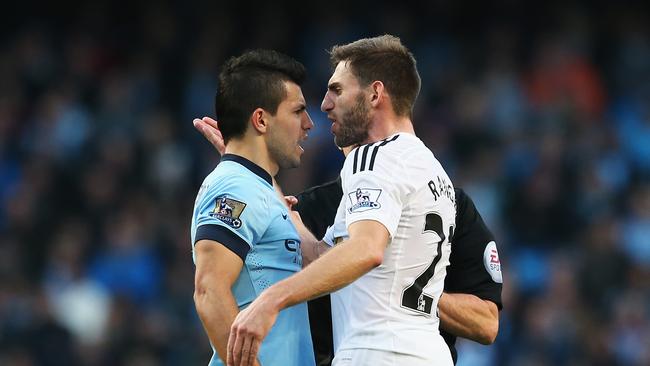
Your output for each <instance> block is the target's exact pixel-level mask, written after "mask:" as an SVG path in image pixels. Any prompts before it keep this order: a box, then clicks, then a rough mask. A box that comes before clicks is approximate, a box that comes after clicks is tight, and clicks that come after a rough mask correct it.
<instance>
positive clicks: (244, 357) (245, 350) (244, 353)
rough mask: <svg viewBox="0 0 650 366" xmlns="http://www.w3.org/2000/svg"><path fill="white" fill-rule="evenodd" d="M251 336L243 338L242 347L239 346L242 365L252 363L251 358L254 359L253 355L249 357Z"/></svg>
mask: <svg viewBox="0 0 650 366" xmlns="http://www.w3.org/2000/svg"><path fill="white" fill-rule="evenodd" d="M251 338H252V337H250V336H247V337H245V338H244V342H242V347H241V364H242V365H246V366H248V365H252V364H253V360H255V356H253V357H251V345H252V339H251Z"/></svg>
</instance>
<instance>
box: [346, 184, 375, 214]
mask: <svg viewBox="0 0 650 366" xmlns="http://www.w3.org/2000/svg"><path fill="white" fill-rule="evenodd" d="M379 196H381V189H376V188H357V190H356V191H354V192H350V193H348V198H349V199H350V203H351V204H352V206H350V208H348V211H349V212H350V213H353V212H363V211H368V210H375V209H378V208H380V207H381V205H380V204H379Z"/></svg>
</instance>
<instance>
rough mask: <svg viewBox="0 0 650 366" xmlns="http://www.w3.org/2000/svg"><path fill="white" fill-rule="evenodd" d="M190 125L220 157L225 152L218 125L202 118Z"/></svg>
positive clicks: (211, 120)
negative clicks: (192, 125)
mask: <svg viewBox="0 0 650 366" xmlns="http://www.w3.org/2000/svg"><path fill="white" fill-rule="evenodd" d="M192 123H193V124H194V128H196V129H197V130H198V131H199V132H201V134H202V135H203V137H205V138H206V139H207V140H208V141H209V142H210V143H211V144H212V146H214V148H215V149H217V151H218V152H219V154H220V155H223V154H224V153H225V152H226V144H225V142H224V141H223V135H222V134H221V131H219V123H218V122H217V121H215V120H214V119H212V118H210V117H203V118H201V119H199V118H195V119H194V120H193V121H192Z"/></svg>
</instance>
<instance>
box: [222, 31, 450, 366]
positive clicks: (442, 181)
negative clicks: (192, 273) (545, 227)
mask: <svg viewBox="0 0 650 366" xmlns="http://www.w3.org/2000/svg"><path fill="white" fill-rule="evenodd" d="M331 61H332V65H333V66H334V67H335V70H334V73H333V75H332V77H331V78H330V81H329V84H328V91H327V93H326V94H325V97H324V99H323V102H322V105H321V109H322V110H323V111H324V112H326V113H327V114H328V118H329V119H330V120H331V121H332V122H333V124H332V132H333V133H334V135H335V142H336V144H337V145H338V146H351V145H358V144H362V145H361V146H359V147H357V148H355V149H354V150H353V151H352V152H350V154H349V155H348V156H347V158H346V160H345V163H344V166H343V169H342V170H341V180H342V187H343V199H342V200H341V203H340V204H339V207H338V210H337V214H336V219H335V221H334V225H333V236H334V238H335V241H336V242H337V245H336V246H335V247H334V248H332V249H331V250H329V251H328V252H327V253H325V254H324V255H322V256H321V257H320V258H318V259H317V260H315V261H314V262H313V263H311V264H310V265H309V266H307V267H306V268H304V269H303V270H302V271H300V272H298V273H296V274H294V275H292V276H290V277H289V278H287V279H285V280H282V281H280V282H278V283H276V284H275V285H273V286H271V287H269V288H268V289H266V290H265V291H264V292H263V293H262V294H261V295H260V296H259V297H258V298H257V299H255V300H254V301H253V302H252V303H251V304H250V305H249V307H248V308H246V309H245V310H243V311H242V312H240V313H239V314H238V315H237V317H236V319H235V321H234V322H233V325H232V327H231V333H230V337H229V340H228V364H229V365H242V364H243V365H245V364H248V363H245V362H241V361H242V356H243V355H248V357H249V359H250V357H251V356H254V355H255V354H256V348H257V346H258V344H259V342H261V341H262V340H263V339H264V338H265V337H266V335H267V334H268V333H269V331H270V329H271V328H272V326H273V324H274V322H275V320H276V318H277V316H278V313H279V312H280V310H282V309H285V308H287V307H290V306H294V305H296V304H299V303H303V302H304V301H307V300H309V299H313V298H315V297H318V296H321V295H324V294H326V293H330V292H333V291H336V292H335V293H333V294H332V296H331V298H332V316H333V323H334V348H335V358H334V365H415V366H417V365H432V364H435V365H452V358H451V354H450V352H449V348H448V347H447V346H446V345H445V342H444V340H443V338H442V337H441V335H440V333H439V331H438V324H439V318H438V316H437V311H436V309H437V303H438V299H439V297H440V295H441V294H442V288H443V281H444V276H445V268H446V266H447V265H448V262H449V254H450V250H451V248H450V239H451V237H452V236H453V232H454V227H455V216H456V209H455V193H454V189H453V186H452V184H451V181H450V179H449V177H448V176H447V174H446V173H445V171H444V169H443V168H442V166H440V164H439V163H438V161H437V160H436V159H435V157H434V156H433V154H432V153H431V151H430V150H429V149H428V148H427V147H426V146H425V145H424V144H423V143H422V141H421V140H419V139H418V138H417V137H416V136H415V133H414V130H413V125H412V122H411V115H412V108H413V104H414V102H415V99H416V97H417V94H418V92H419V88H420V77H419V75H418V72H417V69H416V66H415V59H414V58H413V56H412V54H411V53H410V52H409V51H408V49H407V48H406V47H404V46H403V45H402V44H401V42H400V41H399V39H398V38H396V37H392V36H382V37H376V38H370V39H362V40H359V41H356V42H353V43H350V44H347V45H343V46H335V47H333V49H332V51H331ZM312 239H313V238H312ZM303 240H306V238H303Z"/></svg>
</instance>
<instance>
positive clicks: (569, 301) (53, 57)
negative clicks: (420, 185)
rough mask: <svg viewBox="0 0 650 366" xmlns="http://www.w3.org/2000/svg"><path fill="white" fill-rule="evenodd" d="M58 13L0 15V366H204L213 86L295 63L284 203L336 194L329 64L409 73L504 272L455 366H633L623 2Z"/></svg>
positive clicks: (176, 5)
mask: <svg viewBox="0 0 650 366" xmlns="http://www.w3.org/2000/svg"><path fill="white" fill-rule="evenodd" d="M427 3H428V4H412V5H410V6H407V5H404V4H402V5H400V6H397V5H385V6H379V5H377V4H376V3H374V2H369V1H365V0H362V1H359V2H355V3H354V5H351V4H346V3H344V2H342V1H334V2H317V3H304V4H301V5H300V6H296V5H291V4H293V3H289V4H287V5H286V6H281V5H280V4H278V3H275V2H267V3H266V4H264V5H260V6H259V7H249V6H246V5H245V4H243V3H239V2H229V3H227V4H220V2H211V3H210V2H201V1H183V2H178V1H171V2H153V1H148V2H132V3H122V2H111V1H107V0H103V1H98V2H71V3H70V2H68V3H67V5H66V6H62V5H60V4H59V3H52V4H49V5H38V6H37V5H36V4H39V3H36V4H30V2H29V1H27V2H23V3H20V4H14V5H12V7H13V10H12V11H7V12H3V14H2V15H0V20H1V21H2V25H1V26H0V29H1V30H2V32H1V33H0V80H1V82H0V365H15V366H30V365H46V366H49V365H66V366H75V365H102V366H103V365H130V366H136V365H138V366H147V365H203V364H206V363H207V361H208V359H209V355H210V354H211V350H210V347H209V344H208V340H207V337H206V336H205V334H204V333H203V330H202V327H201V324H200V322H199V320H198V317H197V316H196V313H195V310H194V305H193V300H192V293H193V288H194V283H193V275H194V266H193V264H192V258H191V252H190V251H191V245H190V239H189V226H190V218H191V210H192V206H193V203H194V198H195V195H196V193H197V190H198V187H199V186H200V183H201V181H202V179H203V178H204V176H205V175H206V174H207V173H208V172H210V171H211V170H212V169H213V168H214V166H215V165H216V164H217V162H218V161H219V155H218V154H217V153H216V152H215V151H214V150H213V149H212V148H211V146H210V145H209V144H208V143H207V142H206V141H204V140H203V139H202V137H201V136H200V135H199V134H198V133H197V132H196V131H194V130H193V127H192V124H191V120H192V118H194V117H202V116H206V115H207V116H214V106H213V100H214V94H215V90H216V87H217V84H216V80H217V74H218V70H219V66H220V65H221V64H222V63H223V61H224V60H225V59H226V58H227V57H229V56H232V55H236V54H239V53H241V52H242V51H243V50H245V49H250V48H255V47H264V48H274V49H278V50H280V51H283V52H285V53H288V54H289V55H291V56H293V57H295V58H297V59H298V60H300V61H302V62H303V63H304V64H305V65H306V67H307V69H308V71H309V77H308V81H307V83H306V84H305V86H304V88H303V91H304V93H305V97H306V98H307V100H308V103H309V107H308V111H309V112H310V115H311V116H312V118H313V120H314V122H315V125H316V126H315V128H314V130H313V131H312V132H311V133H310V139H309V141H308V143H307V145H306V150H307V153H306V154H305V156H304V157H303V164H302V166H301V167H300V168H299V169H296V170H292V171H286V172H282V173H281V174H280V176H279V181H280V183H281V184H282V186H283V187H284V190H285V192H287V193H298V192H299V191H301V190H302V189H304V188H306V187H308V186H310V185H314V184H317V183H322V182H325V181H327V180H331V179H334V178H335V177H336V176H337V174H338V169H339V168H340V165H341V163H342V156H341V155H340V153H339V152H338V151H337V150H336V149H335V148H334V147H333V144H332V137H331V135H330V132H329V128H330V124H329V123H328V121H327V120H326V119H325V118H324V115H323V114H322V113H321V112H320V111H319V106H320V101H321V98H322V96H323V95H324V92H325V89H326V82H327V79H328V78H329V75H330V69H329V64H328V56H327V53H326V50H327V49H328V48H329V47H331V46H332V45H334V44H337V43H347V42H350V41H353V40H355V39H358V38H361V37H365V36H373V35H378V34H383V33H392V34H395V35H398V36H400V37H401V38H402V40H403V42H404V43H405V44H406V45H407V46H409V48H410V49H411V50H412V51H413V53H414V55H415V57H416V59H417V60H418V67H419V70H420V73H421V76H422V91H421V94H420V97H419V99H418V103H417V106H416V110H415V116H414V121H415V125H416V131H417V133H418V135H419V136H420V138H422V139H423V140H424V141H425V143H427V145H428V146H429V147H430V148H431V149H432V150H433V151H434V153H435V154H436V156H437V157H438V159H439V160H441V162H442V163H443V165H444V166H445V167H446V169H447V171H448V172H449V174H450V176H451V178H452V180H453V181H454V185H455V186H457V187H462V188H464V189H465V190H466V191H467V192H468V193H469V194H470V196H471V197H472V198H473V199H474V201H475V203H476V205H477V207H478V209H479V211H480V212H481V213H482V215H483V217H484V218H485V220H486V222H487V223H488V225H489V227H490V228H491V229H492V230H493V231H494V233H495V235H496V237H497V238H498V240H497V244H498V245H499V251H500V254H501V260H502V263H503V268H504V281H505V283H504V293H503V297H504V310H503V311H502V312H501V322H500V332H499V336H498V338H497V341H496V343H495V344H494V345H491V346H479V345H477V344H475V343H471V342H462V343H461V344H460V347H459V353H460V360H459V365H650V8H649V7H648V6H647V5H644V4H636V3H634V2H591V3H587V4H583V5H580V4H574V5H568V4H567V3H564V4H560V5H551V4H543V3H539V2H537V3H535V6H538V7H539V8H531V6H532V4H526V3H525V2H523V3H521V4H520V2H515V1H505V2H501V3H500V4H499V5H496V4H492V3H491V2H487V3H485V4H483V5H480V6H478V7H477V6H470V5H469V4H468V5H463V4H462V2H444V1H433V2H427Z"/></svg>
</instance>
